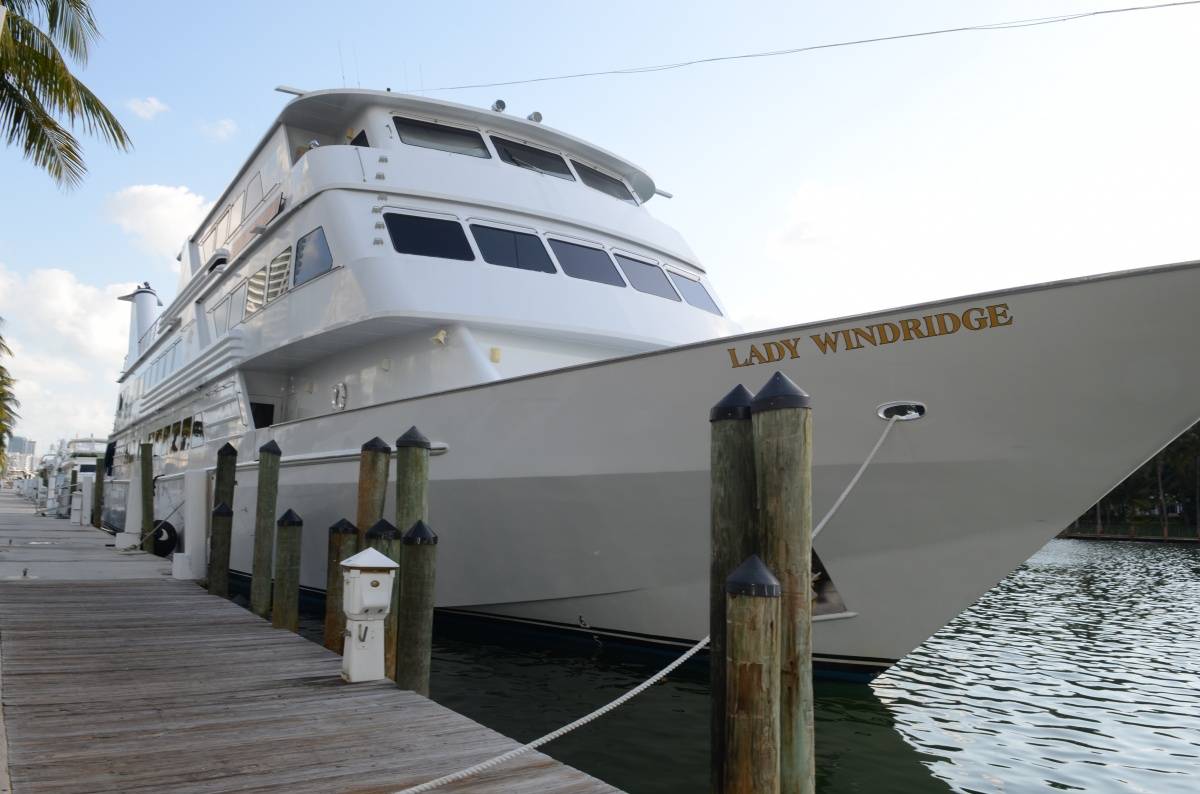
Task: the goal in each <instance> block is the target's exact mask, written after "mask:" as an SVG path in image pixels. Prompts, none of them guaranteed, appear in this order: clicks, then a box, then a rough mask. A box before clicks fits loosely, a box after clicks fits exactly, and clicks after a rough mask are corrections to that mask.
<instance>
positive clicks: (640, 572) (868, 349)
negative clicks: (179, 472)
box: [156, 264, 1200, 671]
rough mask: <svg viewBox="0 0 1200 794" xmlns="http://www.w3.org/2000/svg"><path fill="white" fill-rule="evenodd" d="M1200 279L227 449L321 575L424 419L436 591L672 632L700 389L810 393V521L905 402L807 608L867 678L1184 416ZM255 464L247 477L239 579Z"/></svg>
mask: <svg viewBox="0 0 1200 794" xmlns="http://www.w3.org/2000/svg"><path fill="white" fill-rule="evenodd" d="M1198 295H1200V266H1197V265H1196V264H1186V265H1177V266H1170V267H1164V268H1155V269H1149V270H1142V271H1132V272H1129V273H1124V274H1116V275H1112V276H1104V277H1096V278H1090V279H1083V280H1076V281H1070V282H1063V283H1059V284H1051V285H1043V286H1038V287H1031V288H1026V289H1018V290H1011V291H1005V292H999V293H992V294H988V295H981V296H972V297H968V298H963V299H956V300H953V301H947V302H940V303H937V304H930V305H926V306H918V307H909V308H905V309H899V310H890V311H887V312H882V313H877V314H871V315H864V316H860V317H854V318H847V319H842V320H836V321H832V322H825V323H819V324H812V325H804V326H796V327H792V328H784V329H778V330H774V331H768V332H763V333H757V334H753V335H748V336H741V337H734V338H729V339H720V340H715V341H711V342H706V343H701V344H695V345H689V346H685V347H681V348H673V349H669V350H663V351H659V352H655V353H650V354H644V355H638V356H633V357H629V358H624V359H617V360H611V361H606V362H600V363H596V364H591V365H586V366H580V367H573V368H569V369H564V370H556V371H552V372H547V373H542V374H538V375H533V376H527V377H522V378H518V379H514V380H508V381H501V382H496V383H490V384H485V385H480V386H475V387H470V388H464V389H457V390H454V391H449V392H445V393H441V394H434V395H430V396H425V397H420V398H414V399H406V400H401V401H396V402H391V403H386V404H381V405H375V406H368V407H363V408H356V409H355V408H352V409H350V410H345V411H342V412H339V413H332V414H329V415H326V416H322V417H318V418H312V419H305V420H301V421H295V422H285V423H283V424H279V425H275V426H273V427H270V428H267V429H264V430H259V431H251V432H250V433H248V434H247V435H246V436H245V437H243V438H242V439H240V444H239V446H240V450H241V459H242V461H243V462H246V461H248V460H250V459H252V458H253V457H255V453H254V452H253V451H252V450H254V449H256V448H257V446H258V445H261V444H263V443H265V442H266V441H267V440H268V439H272V438H273V439H275V440H276V441H277V442H278V444H279V445H280V447H281V448H282V449H283V450H284V455H285V458H284V460H285V466H284V468H283V475H282V481H281V485H280V496H279V503H278V504H279V511H280V512H282V511H283V510H284V509H285V508H292V509H294V510H296V511H297V512H299V513H300V514H301V515H302V516H303V517H304V520H305V530H304V545H303V553H302V558H303V571H302V576H301V582H302V584H303V585H304V586H307V587H310V588H314V589H323V588H324V577H325V556H326V552H325V547H326V541H325V538H326V528H327V527H328V526H329V525H330V524H332V523H333V522H334V521H336V520H337V519H339V518H342V517H348V518H351V519H353V517H354V515H353V512H354V504H355V500H354V480H355V477H356V476H357V463H356V462H355V460H354V459H353V457H352V456H351V455H349V454H347V453H348V451H352V450H355V449H357V447H358V446H359V445H360V444H361V443H362V442H364V441H366V440H368V439H370V438H371V437H372V436H380V437H382V438H384V439H385V440H389V441H394V439H395V438H396V437H397V436H398V435H400V434H401V433H402V432H404V430H406V429H407V428H408V427H409V426H410V425H416V426H418V427H419V428H420V430H421V431H422V432H423V433H425V434H426V435H427V436H428V437H430V438H431V439H433V440H434V441H438V442H444V443H446V444H447V445H448V447H449V452H448V454H446V455H444V456H439V457H436V458H434V459H433V460H432V461H431V467H430V471H431V493H430V523H431V524H432V526H433V527H434V529H435V530H436V531H437V532H438V533H439V535H440V537H441V544H440V545H439V552H438V553H439V560H438V575H437V604H438V606H439V607H441V608H444V609H452V610H456V611H462V612H468V613H472V614H479V615H486V616H491V617H498V618H504V619H509V620H521V621H531V622H535V623H539V624H545V625H549V626H557V627H563V628H574V629H576V630H581V631H589V632H592V633H595V634H600V635H603V634H610V635H615V636H624V637H629V638H633V639H640V640H647V641H661V642H682V641H691V640H695V639H698V638H700V637H702V636H704V635H705V634H706V633H707V631H708V627H707V614H708V612H707V610H708V607H707V599H708V595H707V593H708V588H707V581H706V579H707V575H708V510H709V503H708V488H709V479H708V478H709V475H708V460H709V428H708V411H709V408H710V407H711V406H712V404H714V403H715V402H717V401H718V400H719V399H720V398H721V397H722V396H723V395H724V394H726V393H727V392H728V391H729V390H730V389H731V388H732V387H733V386H735V385H736V384H738V383H742V384H745V385H746V386H747V387H748V388H749V389H750V390H751V391H754V390H757V389H758V388H759V387H760V386H761V385H762V384H763V383H764V382H765V381H766V380H767V379H768V377H769V376H770V375H771V374H772V373H773V372H775V371H776V370H778V371H782V372H784V373H785V374H786V375H788V376H789V377H790V378H792V379H793V380H794V381H795V382H796V383H798V384H799V385H800V386H801V387H802V388H804V389H805V390H806V391H808V392H809V393H810V394H811V395H812V404H813V424H814V438H815V441H814V455H813V459H814V477H813V500H814V517H815V518H816V519H819V518H820V517H821V516H823V515H824V514H825V512H826V511H827V510H828V509H829V507H830V506H831V505H832V504H833V502H834V500H835V499H836V498H837V496H838V494H839V493H841V491H842V490H843V488H844V487H845V486H846V484H847V483H848V482H849V480H850V479H851V477H852V476H853V474H854V472H855V471H856V470H857V468H858V467H859V465H860V464H861V463H862V461H863V459H864V458H865V457H866V455H867V454H868V452H869V451H870V450H871V449H872V447H873V446H874V445H875V443H876V441H877V440H878V438H879V436H880V434H881V432H882V431H883V428H884V426H885V423H884V422H883V421H882V420H881V419H880V418H879V417H878V416H877V408H878V406H880V405H881V404H883V403H887V402H890V401H896V400H908V401H920V402H922V403H924V404H925V405H926V406H927V407H928V412H927V414H926V415H925V416H924V417H923V418H922V419H920V420H919V421H912V422H899V423H897V424H896V425H895V426H894V427H893V429H892V431H891V433H890V435H889V437H888V438H887V440H886V441H885V442H884V444H883V445H882V447H881V448H880V450H879V453H878V455H877V457H876V459H875V461H874V463H873V464H872V465H871V466H870V467H869V469H868V470H867V471H866V472H865V474H864V476H863V477H862V479H861V481H860V482H859V483H858V485H857V487H856V488H855V489H854V490H853V492H852V493H851V494H850V496H849V498H848V499H847V500H846V502H845V503H844V504H843V506H842V507H841V508H840V510H839V511H838V512H837V514H836V515H835V516H834V517H833V519H832V520H831V521H830V523H829V524H828V526H827V527H826V528H825V529H824V531H823V532H822V534H821V535H820V537H819V538H818V539H817V541H816V543H815V550H816V552H817V554H818V555H819V556H820V558H821V560H822V562H823V563H824V566H825V568H826V570H827V573H828V575H829V577H830V578H831V580H832V582H833V584H834V586H835V587H836V590H837V593H838V595H839V596H840V599H841V601H842V602H843V603H844V605H845V608H844V610H841V611H840V612H839V613H837V614H831V615H825V616H822V618H821V619H819V620H818V621H817V623H816V626H815V629H814V648H815V656H816V660H817V661H818V663H822V662H823V663H827V664H834V665H844V666H848V667H856V668H859V669H863V670H868V671H878V670H881V669H883V668H885V667H886V666H887V665H888V664H890V663H891V662H892V661H894V660H896V659H899V658H900V657H901V656H903V655H904V654H906V653H908V652H909V651H910V650H912V649H913V648H914V647H916V646H917V645H918V644H920V643H921V642H922V641H924V640H925V639H926V638H927V637H929V636H930V635H931V634H933V633H934V632H935V631H936V630H937V629H938V628H940V627H941V626H943V625H944V624H945V623H946V622H948V621H949V620H950V619H952V618H953V617H954V616H955V615H957V614H958V613H959V612H960V611H961V610H963V609H964V608H965V607H967V606H968V605H969V604H970V603H971V602H972V601H974V600H975V599H976V598H977V597H978V596H979V595H981V594H982V593H983V592H984V591H986V590H987V589H988V588H990V587H991V586H992V585H994V584H995V583H996V582H997V581H999V580H1000V579H1001V578H1003V577H1004V576H1005V575H1006V574H1008V573H1009V572H1010V571H1012V570H1013V569H1014V568H1016V567H1017V566H1018V565H1020V564H1021V563H1022V562H1023V561H1024V560H1026V559H1027V558H1028V557H1029V556H1030V555H1032V554H1033V553H1034V552H1035V551H1036V550H1037V549H1038V548H1040V547H1041V546H1042V545H1043V544H1044V543H1045V542H1046V541H1048V540H1049V539H1050V538H1052V537H1054V535H1055V534H1057V533H1058V532H1059V531H1061V530H1062V529H1063V528H1064V527H1065V526H1066V525H1067V524H1069V523H1070V522H1071V521H1072V520H1073V519H1074V518H1075V517H1076V516H1078V515H1079V514H1080V513H1081V512H1082V511H1083V510H1085V509H1086V508H1087V507H1088V506H1089V505H1091V504H1093V503H1094V502H1095V501H1096V500H1097V499H1098V498H1099V497H1101V496H1102V495H1103V494H1104V493H1106V492H1107V491H1108V490H1109V489H1110V488H1111V487H1113V486H1114V485H1115V484H1117V483H1118V482H1120V481H1121V480H1122V479H1123V478H1124V477H1125V476H1126V475H1127V474H1129V473H1130V472H1131V471H1133V470H1134V469H1135V468H1136V467H1138V466H1139V465H1140V464H1142V463H1143V462H1144V461H1146V460H1147V459H1148V458H1150V457H1151V456H1153V455H1154V454H1155V453H1156V452H1157V451H1158V450H1159V449H1161V448H1162V447H1163V446H1165V445H1166V444H1168V443H1169V442H1170V441H1171V440H1173V439H1174V438H1175V437H1176V436H1178V435H1179V434H1180V433H1182V432H1183V431H1184V430H1186V429H1187V428H1188V427H1189V426H1190V425H1191V424H1192V423H1194V422H1195V421H1196V419H1197V418H1198V417H1200V398H1198V397H1197V395H1200V367H1197V366H1196V365H1195V360H1194V359H1195V356H1194V354H1193V353H1192V347H1193V344H1194V342H1193V340H1194V339H1195V338H1196V336H1197V332H1198V331H1200V318H1198V316H1197V314H1196V313H1195V311H1194V302H1195V299H1196V296H1198ZM950 318H957V319H955V320H952V319H950ZM956 324H957V326H958V327H957V329H954V330H952V328H953V326H955V325H956ZM854 329H858V330H857V331H856V330H854ZM919 331H925V332H926V333H924V334H919V333H918V332H919ZM868 336H870V337H872V338H873V339H874V343H870V342H869V341H868V340H867V337H868ZM892 337H895V338H894V339H892ZM831 339H833V340H835V341H836V343H837V345H836V350H835V349H834V348H833V346H832V345H833V342H831V341H830V340H831ZM818 340H823V341H824V344H822V342H821V341H818ZM889 340H890V341H889ZM756 351H757V352H756ZM210 446H214V445H210ZM211 452H212V450H209V453H210V455H211ZM320 453H328V454H320ZM296 456H307V458H298V457H296ZM211 461H212V458H211V457H209V464H210V465H211ZM254 480H255V476H254V469H253V464H252V463H251V464H250V465H249V466H247V467H246V468H245V469H243V470H241V471H239V475H238V491H237V495H236V497H235V506H234V507H235V513H236V515H235V522H234V533H235V537H234V552H233V559H232V564H233V567H234V568H235V569H238V570H240V571H243V572H248V571H249V570H250V568H251V564H250V554H251V547H252V543H251V539H252V531H253V516H254V499H255V493H254V491H255V487H254V486H255V482H254ZM164 493H165V494H166V496H165V497H164V496H163V495H162V494H160V497H159V501H160V505H159V510H158V511H156V512H160V511H162V512H165V509H164V507H165V504H166V503H169V502H171V501H173V500H177V499H178V495H176V496H174V497H172V496H171V495H170V488H169V487H168V488H167V489H164ZM164 498H165V500H166V502H164ZM391 504H392V501H391V497H390V496H389V501H388V508H387V509H388V511H389V512H390V511H391Z"/></svg>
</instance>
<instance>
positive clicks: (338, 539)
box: [325, 518, 358, 653]
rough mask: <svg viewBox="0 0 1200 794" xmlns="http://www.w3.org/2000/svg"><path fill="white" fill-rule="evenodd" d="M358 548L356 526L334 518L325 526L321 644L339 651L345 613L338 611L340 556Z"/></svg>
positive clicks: (342, 643)
mask: <svg viewBox="0 0 1200 794" xmlns="http://www.w3.org/2000/svg"><path fill="white" fill-rule="evenodd" d="M357 551H358V527H356V526H354V525H353V524H351V523H350V522H349V521H347V520H346V519H344V518H342V519H338V521H337V523H336V524H334V525H333V526H331V527H330V528H329V553H328V556H327V557H326V564H325V647H326V648H328V649H329V650H331V651H334V652H336V653H342V652H343V651H344V650H345V647H346V613H345V612H343V611H342V566H341V562H342V560H345V559H349V558H350V557H353V556H354V554H355V553H356V552H357Z"/></svg>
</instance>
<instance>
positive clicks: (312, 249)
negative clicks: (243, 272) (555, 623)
mask: <svg viewBox="0 0 1200 794" xmlns="http://www.w3.org/2000/svg"><path fill="white" fill-rule="evenodd" d="M284 253H286V254H288V256H289V257H290V256H291V251H290V250H289V251H285V252H284ZM282 256H283V254H280V255H279V256H277V257H275V261H274V262H272V263H271V264H272V267H274V265H275V262H278V261H279V259H280V257H282ZM282 267H283V273H284V274H286V273H287V262H286V261H285V262H284V263H283V265H282ZM332 269H333V254H332V253H331V252H330V251H329V243H328V242H327V241H326V240H325V230H324V229H323V228H321V227H320V226H318V227H317V228H315V229H313V230H312V231H311V232H309V233H308V234H306V235H304V236H303V237H301V238H300V239H299V240H297V241H296V275H295V277H294V282H293V283H294V285H295V286H297V287H298V286H300V285H301V284H303V283H304V282H306V281H312V280H313V279H314V278H316V277H317V276H319V275H321V274H322V273H328V272H329V271H330V270H332ZM283 278H284V283H286V281H287V276H286V275H284V276H283Z"/></svg>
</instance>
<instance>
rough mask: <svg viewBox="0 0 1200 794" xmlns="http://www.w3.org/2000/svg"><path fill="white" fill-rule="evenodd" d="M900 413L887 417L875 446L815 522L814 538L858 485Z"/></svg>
mask: <svg viewBox="0 0 1200 794" xmlns="http://www.w3.org/2000/svg"><path fill="white" fill-rule="evenodd" d="M901 415H902V414H893V415H892V416H891V418H890V419H888V421H887V424H886V425H884V427H883V432H882V433H880V434H879V440H878V441H876V442H875V446H874V447H872V449H871V454H869V455H867V459H866V460H864V461H863V462H862V465H861V466H859V467H858V471H856V472H854V476H853V477H851V478H850V482H849V484H847V485H846V488H845V490H843V491H842V494H841V496H839V497H838V498H837V501H835V502H834V503H833V507H831V508H829V512H828V513H826V514H825V517H824V518H822V519H821V523H819V524H817V526H816V528H815V529H814V530H813V533H812V536H813V539H814V540H815V539H816V537H817V535H820V534H821V530H822V529H824V528H825V525H826V524H828V523H829V519H831V518H833V514H834V513H836V512H837V511H838V508H839V507H841V506H842V502H844V501H846V497H847V496H849V495H850V492H851V491H853V490H854V486H856V485H858V480H859V478H860V477H862V476H863V472H864V471H866V470H867V467H868V466H870V465H871V461H873V460H875V454H876V453H877V452H879V448H880V447H882V446H883V442H884V441H886V440H887V437H888V433H890V432H892V425H894V424H896V421H897V420H898V419H899V418H900V417H901Z"/></svg>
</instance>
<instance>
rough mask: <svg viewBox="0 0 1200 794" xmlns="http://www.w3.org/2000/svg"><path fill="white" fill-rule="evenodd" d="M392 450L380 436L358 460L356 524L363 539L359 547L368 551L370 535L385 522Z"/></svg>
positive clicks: (368, 444) (363, 450) (370, 442)
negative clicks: (369, 530)
mask: <svg viewBox="0 0 1200 794" xmlns="http://www.w3.org/2000/svg"><path fill="white" fill-rule="evenodd" d="M391 458H392V448H391V447H389V446H388V445H387V442H386V441H384V440H383V439H381V438H380V437H379V436H376V437H375V438H373V439H371V440H370V441H368V442H367V443H365V444H363V445H362V453H361V455H359V458H358V513H357V516H356V517H355V523H357V524H358V527H359V530H358V531H359V532H360V533H362V535H361V536H360V537H359V539H358V547H359V548H360V549H362V548H366V545H365V544H366V531H367V529H368V528H370V527H373V526H375V522H377V521H379V519H381V518H383V505H384V501H385V500H386V499H387V481H388V466H389V464H390V462H391Z"/></svg>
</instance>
